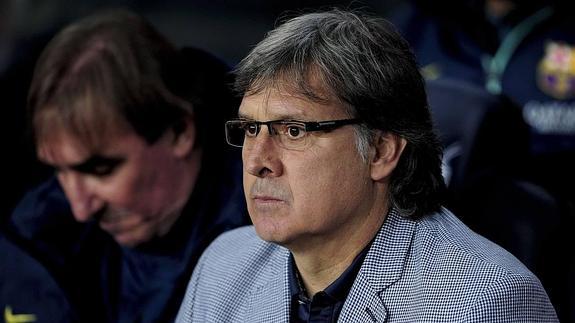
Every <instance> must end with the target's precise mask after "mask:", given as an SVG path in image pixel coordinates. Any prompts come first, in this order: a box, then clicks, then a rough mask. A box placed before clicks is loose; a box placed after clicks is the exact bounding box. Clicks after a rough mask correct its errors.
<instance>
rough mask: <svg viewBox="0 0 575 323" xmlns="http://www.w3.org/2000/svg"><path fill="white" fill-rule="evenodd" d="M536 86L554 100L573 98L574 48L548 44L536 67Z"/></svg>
mask: <svg viewBox="0 0 575 323" xmlns="http://www.w3.org/2000/svg"><path fill="white" fill-rule="evenodd" d="M537 84H538V85H539V88H540V89H541V91H543V92H544V93H546V94H547V95H549V96H552V97H554V98H555V99H560V100H561V99H569V98H572V97H575V47H573V46H570V45H569V44H565V43H559V42H549V43H548V44H547V46H546V47H545V56H544V57H543V59H541V61H540V62H539V65H538V66H537Z"/></svg>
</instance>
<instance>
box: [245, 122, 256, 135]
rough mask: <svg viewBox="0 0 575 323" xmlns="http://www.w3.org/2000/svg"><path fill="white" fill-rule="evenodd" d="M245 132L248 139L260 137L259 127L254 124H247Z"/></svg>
mask: <svg viewBox="0 0 575 323" xmlns="http://www.w3.org/2000/svg"><path fill="white" fill-rule="evenodd" d="M244 131H245V132H246V136H247V137H255V136H257V135H258V125H257V124H255V123H253V122H246V124H245V125H244Z"/></svg>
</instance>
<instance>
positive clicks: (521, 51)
mask: <svg viewBox="0 0 575 323" xmlns="http://www.w3.org/2000/svg"><path fill="white" fill-rule="evenodd" d="M416 2H417V1H416ZM463 3H464V2H462V3H461V4H454V5H458V6H463ZM481 4H483V2H481ZM420 5H421V4H420ZM438 5H439V3H438ZM421 6H423V5H421ZM434 6H435V3H434ZM437 7H438V8H432V9H422V8H419V7H417V5H412V6H406V7H404V8H403V10H400V11H398V12H396V13H394V14H392V15H391V16H390V19H391V20H392V22H394V23H395V24H396V26H397V27H398V28H399V29H400V30H401V31H402V33H403V35H404V36H405V38H406V39H407V40H408V41H409V43H410V45H411V46H412V47H413V50H414V52H415V54H416V57H417V59H418V61H419V63H420V65H421V66H422V69H423V71H424V75H426V77H427V78H428V79H442V78H448V79H449V78H455V79H459V80H463V81H465V82H470V83H473V84H476V85H478V86H481V87H487V83H488V78H489V73H488V72H487V71H488V69H487V68H486V65H488V64H487V62H488V61H489V60H490V59H491V58H493V57H494V56H495V55H496V53H497V50H498V49H501V47H500V45H501V44H502V42H501V41H502V39H504V38H503V37H501V35H502V34H503V33H504V32H505V31H509V30H510V29H511V26H517V25H518V24H520V23H521V22H523V21H526V20H527V19H528V18H529V17H530V15H531V14H532V13H529V14H525V15H524V16H521V17H517V19H514V21H513V24H511V25H505V24H501V23H500V24H497V25H490V24H488V22H487V21H482V20H479V19H481V17H479V15H480V14H481V13H482V12H483V11H482V10H481V9H479V8H478V9H477V10H475V11H474V12H473V14H470V13H463V12H462V13H460V14H459V16H458V17H457V18H455V17H449V16H446V15H444V14H445V13H442V12H440V10H442V9H440V8H441V7H440V6H437ZM453 10H455V11H453ZM450 11H452V12H457V9H456V8H451V9H450ZM550 12H551V15H549V16H545V18H544V19H543V20H542V21H540V22H538V23H537V24H534V25H529V26H526V27H525V28H524V31H525V32H526V34H525V36H524V37H518V38H517V40H518V41H519V43H518V46H517V47H516V48H515V49H514V50H512V51H511V52H510V55H511V56H510V58H509V60H508V61H507V62H506V63H505V64H503V65H504V66H503V67H504V68H503V70H502V71H501V77H500V80H501V93H502V94H503V95H506V96H508V97H509V98H511V100H512V101H513V102H514V103H515V104H517V105H518V106H520V107H521V108H522V110H523V117H524V119H525V121H526V123H527V124H528V125H530V127H531V140H530V148H531V151H532V153H533V154H534V155H539V154H551V153H558V152H564V151H573V150H575V135H574V134H575V68H573V66H575V65H569V64H567V65H565V66H563V67H562V68H563V69H564V70H565V75H566V76H567V80H569V79H570V81H567V82H565V84H566V86H567V87H566V88H568V89H569V90H565V92H564V93H563V92H562V91H561V90H559V89H560V88H562V87H561V86H559V85H558V83H559V82H557V84H556V86H555V87H554V90H549V88H546V87H544V86H542V85H541V84H542V83H541V80H550V78H554V77H556V74H555V73H559V72H558V71H559V70H547V71H546V70H544V69H543V68H542V63H543V62H550V61H552V60H553V58H552V56H553V55H554V54H551V53H552V52H555V53H558V52H557V51H556V50H552V49H550V48H549V47H548V46H549V45H550V44H552V43H554V44H565V45H567V46H569V48H570V49H571V50H572V51H571V55H575V24H574V23H573V19H572V17H571V16H570V15H569V14H568V13H565V12H560V10H559V9H558V11H553V10H551V11H550ZM466 14H467V15H469V17H468V16H465V15H466ZM533 14H535V13H533ZM483 19H485V18H483ZM497 28H498V29H497ZM555 55H557V54H555ZM549 84H552V83H549Z"/></svg>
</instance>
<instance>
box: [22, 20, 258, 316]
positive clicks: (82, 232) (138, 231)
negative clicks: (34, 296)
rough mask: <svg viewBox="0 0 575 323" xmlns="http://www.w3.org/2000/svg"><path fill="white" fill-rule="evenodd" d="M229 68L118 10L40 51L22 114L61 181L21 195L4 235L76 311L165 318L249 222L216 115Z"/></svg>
mask: <svg viewBox="0 0 575 323" xmlns="http://www.w3.org/2000/svg"><path fill="white" fill-rule="evenodd" d="M226 72H227V70H226V68H225V66H224V64H222V63H221V62H219V61H218V60H217V59H215V58H214V57H212V56H210V55H208V54H207V53H204V52H201V51H199V50H185V51H178V50H176V49H175V48H174V47H173V46H172V45H171V44H169V43H168V42H167V41H166V40H165V39H164V38H163V37H162V36H161V35H160V34H159V33H158V32H157V31H156V30H155V29H154V28H153V27H152V26H151V25H150V24H149V23H148V22H146V21H145V20H143V19H142V18H141V17H139V16H137V15H134V14H131V13H128V12H123V11H117V12H111V13H106V14H100V15H95V16H92V17H89V18H86V19H83V20H81V21H79V22H77V23H75V24H72V25H71V26H69V27H67V28H65V29H64V30H63V31H61V32H60V33H59V34H58V35H57V36H56V37H55V38H54V39H53V40H52V41H51V42H50V44H49V45H48V46H47V48H46V49H45V51H44V52H43V54H42V56H41V57H40V59H39V61H38V63H37V66H36V69H35V72H34V78H33V82H32V85H31V89H30V92H29V112H30V119H31V120H30V121H31V125H32V130H33V136H34V140H35V143H36V151H37V155H38V158H39V159H40V160H41V161H43V162H44V163H45V164H48V165H50V166H52V167H54V169H55V170H56V175H57V176H56V177H57V181H56V180H52V181H49V182H47V183H45V184H44V185H42V186H40V187H39V188H38V189H36V190H35V191H33V192H31V193H30V194H28V195H27V197H26V198H25V199H24V200H23V201H22V202H21V203H20V205H19V207H18V208H17V209H16V211H15V213H14V216H13V218H12V235H13V236H15V240H16V241H19V242H20V244H21V245H22V246H24V247H25V248H26V250H27V251H28V252H29V253H30V254H32V255H34V256H35V257H36V258H37V259H39V260H40V261H41V263H42V264H43V265H44V266H45V267H46V268H47V269H48V270H49V272H50V273H51V274H52V275H53V276H54V278H55V280H56V281H57V282H58V284H59V285H60V286H61V287H62V289H63V290H64V291H65V293H66V294H67V295H68V296H69V300H70V303H71V305H72V307H73V309H74V311H75V312H77V316H78V319H79V321H81V322H106V321H109V322H169V321H171V320H173V319H174V317H175V314H176V312H177V308H178V307H179V304H180V303H181V300H182V297H183V295H184V291H185V286H186V282H187V281H188V280H189V277H190V275H191V272H192V269H193V267H194V265H195V263H196V261H197V259H198V258H199V255H200V254H201V252H202V251H203V249H204V248H205V247H206V246H207V245H208V244H209V242H210V241H211V240H213V239H214V238H215V237H216V236H217V235H218V234H219V233H221V232H223V231H225V230H228V229H230V228H234V227H237V226H240V225H242V224H244V223H245V222H247V221H248V219H247V216H244V215H245V214H246V212H245V206H244V201H243V193H242V188H241V184H240V181H239V179H240V177H239V175H240V174H241V173H240V172H241V166H240V164H239V156H237V157H238V158H236V157H235V156H234V154H231V153H229V152H228V151H227V150H226V149H225V146H226V145H225V140H224V138H225V137H224V132H223V124H224V123H223V120H222V121H221V122H219V121H220V120H219V118H226V116H228V115H229V111H231V108H232V107H233V106H234V101H235V100H234V99H233V96H232V95H231V94H230V92H229V91H228V90H227V87H226V82H227V81H228V79H227V77H226V75H227V74H226ZM60 187H61V189H62V190H60ZM64 195H65V196H64ZM74 220H75V221H74ZM15 310H16V309H15ZM17 310H18V311H20V312H25V313H33V312H32V311H31V309H26V308H21V309H17Z"/></svg>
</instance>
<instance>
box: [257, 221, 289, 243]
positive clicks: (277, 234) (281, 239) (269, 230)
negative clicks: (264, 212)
mask: <svg viewBox="0 0 575 323" xmlns="http://www.w3.org/2000/svg"><path fill="white" fill-rule="evenodd" d="M252 222H253V224H254V228H255V229H256V233H257V235H258V236H259V237H260V239H262V240H264V241H267V242H272V243H276V244H279V245H281V246H285V245H287V244H289V242H290V241H291V240H293V239H291V236H293V234H292V233H291V232H290V228H289V227H290V226H289V225H288V224H286V223H281V222H283V221H278V219H274V218H270V217H255V218H253V217H252Z"/></svg>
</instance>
